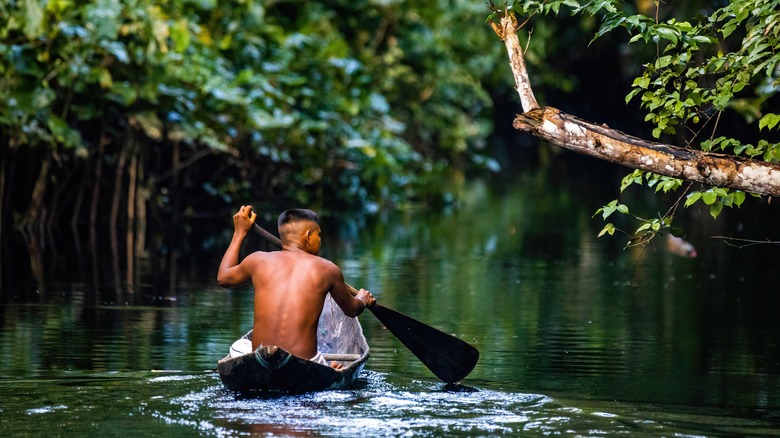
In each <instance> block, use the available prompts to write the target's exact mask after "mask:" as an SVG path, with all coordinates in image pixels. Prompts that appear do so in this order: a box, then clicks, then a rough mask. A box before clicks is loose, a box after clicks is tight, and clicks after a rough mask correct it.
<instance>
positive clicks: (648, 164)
mask: <svg viewBox="0 0 780 438" xmlns="http://www.w3.org/2000/svg"><path fill="white" fill-rule="evenodd" d="M491 25H492V26H493V30H494V31H495V32H496V34H497V35H498V36H499V38H501V39H502V40H503V41H504V43H505V44H506V48H507V53H508V55H509V65H510V67H511V68H512V74H513V75H514V78H515V83H516V84H517V91H518V94H519V95H520V102H521V105H522V107H523V111H524V113H523V114H519V115H517V117H516V118H515V121H514V123H513V126H514V127H515V128H516V129H518V130H520V131H523V132H527V133H529V134H531V135H534V136H536V137H538V138H540V139H543V140H545V141H547V142H550V143H552V144H554V145H556V146H560V147H563V148H566V149H569V150H572V151H574V152H577V153H580V154H584V155H589V156H592V157H596V158H600V159H603V160H607V161H610V162H613V163H617V164H621V165H624V166H628V167H631V168H634V169H641V170H646V171H649V172H653V173H657V174H659V175H665V176H670V177H673V178H680V179H684V180H688V181H694V182H700V183H704V184H708V185H712V186H718V187H727V188H730V189H736V190H742V191H745V192H750V193H757V194H760V195H768V196H780V164H777V163H769V162H766V161H761V160H754V159H749V158H745V157H739V156H733V155H723V154H715V153H708V152H704V151H697V150H692V149H685V148H681V147H677V146H672V145H667V144H662V143H656V142H651V141H647V140H642V139H640V138H636V137H632V136H630V135H626V134H624V133H622V132H620V131H617V130H614V129H611V128H609V127H606V126H604V125H597V124H594V123H591V122H587V121H585V120H582V119H579V118H577V117H575V116H572V115H569V114H566V113H564V112H561V111H560V110H558V109H555V108H552V107H544V108H539V105H538V104H537V103H536V99H535V98H534V95H533V90H532V89H531V83H530V81H529V79H528V72H527V71H526V67H525V62H524V61H523V59H522V57H523V51H522V49H521V46H520V40H519V39H518V37H517V29H518V28H517V20H516V19H515V18H514V16H513V14H512V13H511V12H503V13H502V14H501V20H500V25H497V24H496V23H491Z"/></svg>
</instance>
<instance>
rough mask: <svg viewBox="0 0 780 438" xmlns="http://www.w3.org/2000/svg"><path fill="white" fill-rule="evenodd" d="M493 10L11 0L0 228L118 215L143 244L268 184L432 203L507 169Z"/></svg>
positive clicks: (278, 190)
mask: <svg viewBox="0 0 780 438" xmlns="http://www.w3.org/2000/svg"><path fill="white" fill-rule="evenodd" d="M482 14H484V5H483V4H481V3H474V2H471V1H467V0H458V1H453V2H448V3H447V4H442V3H440V2H424V1H418V0H398V1H380V0H376V1H364V2H353V1H344V0H334V1H328V2H293V1H283V0H282V1H273V0H271V1H258V0H228V1H219V2H218V1H215V0H175V1H167V2H158V1H152V0H122V1H120V0H92V1H83V2H76V1H73V0H48V1H46V0H10V1H5V2H2V3H0V102H2V104H0V127H2V129H1V131H0V132H1V133H0V149H1V150H2V163H1V164H2V165H1V166H0V203H1V204H2V215H0V224H6V225H9V224H13V225H14V226H15V227H17V228H20V229H22V230H24V231H26V232H27V233H28V234H41V233H43V231H44V230H46V229H49V228H51V227H52V226H56V225H57V224H60V225H61V224H62V223H63V222H65V223H67V221H68V220H70V221H71V222H72V224H73V225H74V227H78V226H83V225H85V224H86V225H87V226H88V227H89V229H90V230H94V229H95V227H96V226H97V225H100V223H101V221H104V220H108V221H109V223H111V224H112V226H111V228H112V231H113V229H115V228H117V227H118V226H119V225H120V224H127V228H128V230H129V231H128V232H130V231H133V230H134V231H135V232H137V233H138V236H139V237H138V238H139V239H143V236H144V235H145V231H144V230H145V229H146V226H147V225H148V224H151V226H154V225H155V224H158V225H160V224H170V223H175V222H177V220H178V219H179V218H180V217H181V216H179V215H180V214H181V215H204V214H214V213H215V211H223V210H224V211H229V210H230V209H232V208H234V207H235V205H237V204H239V203H242V202H250V201H255V202H265V201H267V200H269V199H271V198H273V199H275V200H278V201H280V203H285V201H286V202H287V203H297V204H303V205H307V206H312V207H315V208H327V209H330V210H347V209H356V210H362V209H366V208H368V209H377V208H381V207H383V206H386V205H398V204H401V203H404V202H409V201H410V200H430V199H436V198H437V197H440V196H441V195H440V193H441V192H442V191H445V190H444V189H443V184H444V181H446V177H447V173H448V172H451V171H452V170H453V169H455V170H458V169H461V170H462V169H467V168H469V167H471V166H477V167H482V168H484V167H493V168H495V167H496V163H495V162H493V161H492V160H490V159H488V158H485V157H484V156H483V155H481V154H480V149H481V148H482V147H484V138H485V136H486V135H487V133H489V132H490V130H491V122H490V118H489V116H490V114H489V111H486V110H489V109H490V106H491V101H490V98H489V95H488V93H487V92H486V91H485V87H484V86H483V83H482V81H483V78H489V77H490V76H491V74H492V72H493V70H494V69H495V65H496V64H497V63H499V62H500V60H501V56H502V53H501V50H500V47H497V46H496V45H495V44H493V41H492V39H491V36H490V34H489V33H488V32H486V31H485V28H484V27H482V26H479V18H478V17H480V16H481V15H482ZM475 22H476V23H477V25H474V23H475ZM179 212H181V213H179ZM130 240H133V239H132V238H131V239H130ZM142 247H143V245H142V244H141V246H140V247H139V248H141V249H142Z"/></svg>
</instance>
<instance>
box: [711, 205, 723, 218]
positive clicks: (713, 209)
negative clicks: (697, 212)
mask: <svg viewBox="0 0 780 438" xmlns="http://www.w3.org/2000/svg"><path fill="white" fill-rule="evenodd" d="M721 211H723V203H722V202H716V203H714V204H712V205H710V215H712V217H713V218H714V219H717V218H718V215H720V212H721Z"/></svg>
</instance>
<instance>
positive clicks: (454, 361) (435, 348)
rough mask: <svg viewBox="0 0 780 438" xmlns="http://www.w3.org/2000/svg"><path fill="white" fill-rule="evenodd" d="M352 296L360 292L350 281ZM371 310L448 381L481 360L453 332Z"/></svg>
mask: <svg viewBox="0 0 780 438" xmlns="http://www.w3.org/2000/svg"><path fill="white" fill-rule="evenodd" d="M254 230H255V232H257V233H258V234H260V235H261V236H263V237H264V238H265V239H267V240H268V241H269V242H271V243H272V244H274V245H275V246H277V247H279V248H281V247H282V242H281V241H280V240H279V238H277V237H276V236H274V235H273V234H271V233H269V232H268V231H266V230H264V229H263V228H262V227H261V226H260V225H257V224H255V225H254ZM347 289H348V290H349V293H351V294H352V295H357V293H358V291H357V290H356V289H355V288H354V287H352V286H350V285H349V284H347ZM368 310H370V311H371V313H373V314H374V316H376V317H377V319H379V321H380V322H381V323H382V324H384V326H385V327H387V329H388V330H390V332H391V333H392V334H394V335H395V337H397V338H398V340H399V341H401V343H402V344H404V345H405V346H406V348H408V349H409V350H410V351H411V352H412V353H413V354H414V355H415V356H417V358H418V359H420V361H421V362H422V363H423V364H424V365H425V366H426V367H428V369H429V370H431V371H432V372H433V374H435V375H436V377H438V378H439V379H441V380H442V381H444V382H447V383H455V382H458V381H460V380H463V378H465V377H466V376H467V375H468V374H469V373H470V372H471V370H473V369H474V366H475V365H476V364H477V360H479V350H477V349H476V348H474V347H473V346H472V345H470V344H468V343H467V342H464V341H462V340H460V339H458V338H456V337H454V336H452V335H448V334H447V333H444V332H442V331H440V330H437V329H435V328H433V327H431V326H429V325H427V324H423V323H422V322H420V321H417V320H416V319H414V318H411V317H409V316H407V315H404V314H403V313H401V312H398V311H396V310H393V309H390V308H387V307H385V306H383V305H381V304H379V303H374V305H373V306H371V307H369V308H368Z"/></svg>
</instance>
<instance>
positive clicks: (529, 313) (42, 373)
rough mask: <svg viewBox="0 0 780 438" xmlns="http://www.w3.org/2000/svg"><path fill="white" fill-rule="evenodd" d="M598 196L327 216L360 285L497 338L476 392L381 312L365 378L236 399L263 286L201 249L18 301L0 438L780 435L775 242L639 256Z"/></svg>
mask: <svg viewBox="0 0 780 438" xmlns="http://www.w3.org/2000/svg"><path fill="white" fill-rule="evenodd" d="M583 178H584V177H583ZM593 190H595V189H593V188H592V187H591V186H590V185H589V180H588V179H587V178H585V179H577V178H574V179H572V180H570V182H561V181H558V180H557V178H556V172H555V169H552V170H550V171H548V172H539V173H533V174H530V175H528V176H525V177H522V178H519V179H517V180H512V181H507V182H505V183H502V184H498V185H497V186H494V185H490V184H486V183H481V182H470V183H468V184H465V185H464V186H463V188H462V189H461V197H462V199H463V204H462V208H460V209H457V210H452V211H450V212H443V213H438V212H430V211H427V210H426V209H417V210H411V211H408V212H406V213H397V214H393V215H389V216H387V217H382V218H378V219H376V220H370V221H368V222H366V223H354V222H343V223H341V224H339V225H338V226H336V225H333V224H331V226H330V227H329V228H327V230H326V231H328V233H327V237H326V240H325V242H324V252H323V256H325V257H327V258H330V259H332V260H334V261H336V262H337V263H338V264H339V265H340V266H341V267H342V268H343V270H344V272H345V275H346V277H347V279H348V281H349V282H350V283H352V284H353V285H355V286H358V287H366V288H368V289H370V290H371V291H372V292H373V293H374V294H375V295H376V296H377V297H378V299H379V300H381V302H383V303H384V304H385V305H387V306H389V307H392V308H395V309H397V310H400V311H403V312H404V313H407V314H409V315H412V316H414V317H416V318H417V319H420V320H422V321H425V322H426V323H429V324H431V325H434V326H436V327H438V328H440V329H442V330H444V331H446V332H448V333H453V334H455V335H456V336H459V337H461V338H463V339H465V340H467V341H469V342H471V343H473V344H474V345H475V346H477V347H478V348H479V349H480V351H481V359H480V362H479V363H478V364H477V367H476V369H475V370H474V371H473V372H472V374H471V375H470V376H469V377H468V378H467V379H466V380H465V381H464V382H462V384H463V386H460V387H456V388H447V387H445V386H444V385H443V384H441V383H440V382H438V381H437V380H436V378H435V377H434V376H433V375H432V374H431V373H430V372H429V371H428V370H427V369H426V368H425V367H424V366H423V365H421V364H420V363H419V362H418V361H417V360H416V359H415V358H414V357H413V356H412V355H411V354H410V353H409V352H408V351H406V350H405V349H404V347H403V346H402V345H401V344H400V343H398V342H397V341H396V340H395V339H394V338H393V337H392V335H391V334H390V333H389V332H387V331H386V330H384V329H383V328H382V327H381V325H379V324H378V323H377V321H376V320H374V319H373V317H372V316H371V315H370V314H365V315H363V316H361V322H362V323H363V326H364V328H365V331H366V335H367V338H368V341H369V344H370V345H371V347H372V356H371V358H370V359H369V362H368V364H367V370H366V372H364V374H363V375H362V377H361V378H360V379H359V381H358V383H357V385H356V386H355V387H354V388H352V389H350V390H346V391H336V392H326V393H316V394H304V395H296V396H282V397H275V398H268V399H242V398H239V397H236V396H235V395H234V394H231V393H229V392H227V391H225V390H224V389H223V388H222V386H221V384H220V381H219V377H218V376H217V374H216V373H215V372H214V371H213V370H214V369H215V366H216V361H217V360H218V359H220V358H221V357H222V356H224V355H225V353H226V351H227V348H228V346H229V344H230V343H231V342H232V341H233V340H234V339H235V338H237V337H238V336H239V335H241V334H243V332H244V331H245V330H246V329H247V328H248V327H249V324H250V322H251V319H252V314H251V312H252V310H251V309H252V308H251V294H250V293H249V292H248V289H247V288H241V289H236V290H232V291H224V290H221V289H219V288H217V287H216V286H215V284H214V281H213V278H214V275H215V272H216V266H217V263H218V261H219V257H221V254H214V255H213V256H212V257H211V258H209V259H207V260H193V261H182V262H181V263H180V265H179V271H178V274H177V277H176V278H175V282H174V284H175V287H174V288H172V289H171V288H167V287H162V286H158V285H159V284H167V283H168V280H167V273H161V272H157V271H155V270H154V269H153V268H146V272H145V273H144V274H143V275H142V276H141V278H142V282H141V283H140V284H136V285H135V286H134V287H133V288H132V292H131V291H129V290H127V289H126V288H120V289H118V290H117V289H115V288H112V287H108V286H105V285H101V286H98V287H95V285H94V284H92V283H91V282H90V281H89V280H86V279H85V280H83V281H80V282H79V281H75V282H74V281H70V280H68V281H60V280H58V279H57V278H52V279H51V281H49V282H47V284H46V285H45V287H41V288H38V290H39V291H38V292H35V290H32V291H31V290H17V291H11V292H10V293H8V292H4V298H3V302H2V310H0V435H2V436H20V435H21V436H25V435H30V436H32V435H35V436H39V435H63V436H85V435H86V436H94V435H98V434H99V435H108V436H113V435H122V436H126V435H163V434H165V435H195V434H201V435H205V436H212V435H213V436H238V435H256V436H266V435H279V436H319V435H323V436H377V435H392V436H397V435H415V436H416V435H423V436H425V435H430V436H441V435H469V436H475V435H476V436H494V435H520V434H525V435H548V434H564V435H583V436H604V435H614V434H624V435H629V436H749V435H754V436H780V347H778V342H780V318H778V317H777V313H778V310H780V306H779V305H780V298H779V295H778V288H777V284H778V280H780V279H779V278H778V277H779V276H780V274H779V273H778V270H777V262H776V260H777V250H776V249H775V248H774V247H769V246H755V247H748V248H743V249H738V248H735V247H732V246H729V245H725V244H724V243H723V242H722V241H720V240H715V239H710V238H709V237H708V236H710V235H713V234H726V235H737V234H738V233H740V232H742V231H743V230H744V229H745V228H750V229H754V230H755V229H759V228H757V227H758V226H759V225H755V224H751V223H744V221H743V222H740V220H738V219H734V218H733V217H729V216H728V214H727V216H726V217H724V218H723V219H722V220H719V221H718V222H713V221H711V220H709V219H707V217H706V212H697V211H692V212H687V213H685V214H686V220H688V221H690V223H694V222H693V219H701V220H700V221H699V222H696V225H694V226H693V227H692V228H691V229H690V234H689V236H688V240H690V241H691V242H693V243H694V245H695V246H696V247H697V250H698V253H699V257H698V258H695V259H686V258H681V257H677V256H673V255H670V254H668V253H667V252H666V251H665V249H664V246H663V245H662V244H661V243H660V242H659V244H657V245H654V246H650V247H647V248H645V249H644V250H642V249H641V248H637V249H630V250H623V244H624V243H625V242H624V241H623V240H622V239H614V238H613V239H611V240H610V239H606V238H601V239H597V238H596V237H595V236H596V233H597V232H598V230H599V229H600V227H601V222H600V221H598V220H595V219H591V215H592V214H593V212H594V211H595V209H596V208H597V207H598V206H599V205H600V203H603V202H605V201H608V200H609V199H608V198H607V196H610V195H609V194H607V195H604V194H603V193H602V192H598V191H595V192H594V191H593ZM613 196H614V195H613ZM650 207H652V206H650ZM770 222H771V221H770ZM225 224H226V225H229V222H227V221H226V222H225ZM327 225H328V224H326V227H327ZM247 243H248V244H249V245H256V244H258V241H255V240H252V241H250V242H247ZM21 259H22V260H23V259H24V258H23V257H22V258H21ZM20 263H21V262H20ZM101 263H103V261H101ZM105 263H106V264H110V263H111V262H110V261H106V262H105ZM12 274H13V273H12V272H11V273H9V271H8V269H6V270H4V275H12ZM73 275H76V274H73ZM76 276H77V275H76ZM101 278H102V277H101ZM161 279H162V280H161ZM20 284H24V282H20ZM101 284H102V283H101Z"/></svg>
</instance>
